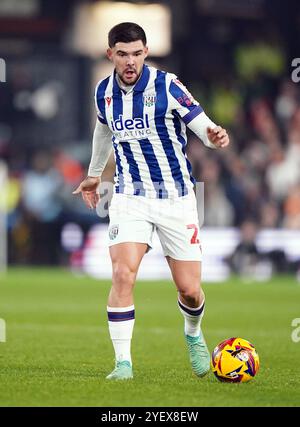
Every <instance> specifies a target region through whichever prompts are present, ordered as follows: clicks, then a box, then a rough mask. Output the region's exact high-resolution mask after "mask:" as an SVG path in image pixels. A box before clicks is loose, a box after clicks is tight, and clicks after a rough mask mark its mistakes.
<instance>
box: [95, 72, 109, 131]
mask: <svg viewBox="0 0 300 427" xmlns="http://www.w3.org/2000/svg"><path fill="white" fill-rule="evenodd" d="M101 83H102V80H100V82H99V83H98V84H97V86H96V89H95V96H94V98H95V106H96V112H97V118H98V120H99V122H100V123H102V124H104V125H107V120H106V115H105V99H104V96H103V94H102V91H101V90H99V88H100V85H101Z"/></svg>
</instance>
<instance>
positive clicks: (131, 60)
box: [126, 55, 134, 65]
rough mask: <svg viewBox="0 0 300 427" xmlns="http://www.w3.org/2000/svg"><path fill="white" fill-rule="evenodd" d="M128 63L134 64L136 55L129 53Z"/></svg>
mask: <svg viewBox="0 0 300 427" xmlns="http://www.w3.org/2000/svg"><path fill="white" fill-rule="evenodd" d="M126 65H134V56H133V55H128V57H127V62H126Z"/></svg>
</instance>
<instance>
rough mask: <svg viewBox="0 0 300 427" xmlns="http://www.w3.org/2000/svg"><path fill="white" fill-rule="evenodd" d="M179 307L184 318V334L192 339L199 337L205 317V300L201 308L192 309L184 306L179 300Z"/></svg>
mask: <svg viewBox="0 0 300 427" xmlns="http://www.w3.org/2000/svg"><path fill="white" fill-rule="evenodd" d="M178 307H179V310H180V311H181V313H182V314H183V317H184V333H185V334H186V335H189V336H190V337H198V336H199V335H200V326H201V320H202V317H203V315H204V300H203V302H202V304H201V305H200V306H199V307H196V308H192V307H188V306H187V305H185V304H183V303H182V302H181V301H180V300H179V298H178Z"/></svg>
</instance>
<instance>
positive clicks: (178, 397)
mask: <svg viewBox="0 0 300 427" xmlns="http://www.w3.org/2000/svg"><path fill="white" fill-rule="evenodd" d="M109 287H110V283H109V282H104V281H102V282H99V281H96V280H93V279H90V278H86V277H75V276H73V275H72V274H71V273H69V272H67V271H64V270H58V269H53V270H51V269H36V270H34V269H11V270H9V272H8V274H7V276H6V277H2V278H1V279H0V318H2V319H5V321H6V328H7V341H6V342H5V343H0V406H299V405H300V373H299V361H300V342H299V343H294V342H293V341H292V339H291V333H292V329H293V328H292V326H291V322H292V319H294V318H299V317H300V286H299V284H298V283H297V282H296V280H295V279H293V278H288V277H283V278H276V279H274V280H272V281H271V282H267V283H264V284H258V283H251V284H250V283H243V282H242V281H240V280H238V279H236V278H235V279H232V280H231V281H230V282H228V283H223V284H221V283H220V284H207V285H205V284H204V290H205V293H206V314H205V317H204V320H203V330H204V333H205V336H206V339H207V343H208V346H209V348H210V349H211V350H212V349H213V348H214V347H215V345H216V344H217V343H218V342H220V341H222V340H223V339H225V338H229V337H231V336H241V337H243V338H246V339H249V340H250V341H251V342H253V343H254V345H255V346H256V348H257V351H258V353H259V356H260V360H261V368H260V371H259V373H258V374H257V377H256V378H255V379H254V380H253V381H251V382H250V383H246V384H225V383H219V382H218V381H217V380H216V378H215V377H214V375H213V374H212V373H210V374H209V375H207V376H206V377H204V378H203V379H198V378H196V377H195V376H193V374H192V373H191V370H190V366H189V362H188V355H187V351H186V347H185V342H184V337H183V319H182V317H181V314H180V313H179V310H178V309H177V306H176V292H175V288H174V286H173V285H172V283H171V282H166V281H164V282H139V283H137V285H136V290H135V306H136V323H135V330H134V338H133V343H132V353H133V359H134V373H135V377H134V380H133V381H125V382H121V383H120V382H117V383H111V382H108V381H106V380H105V376H106V375H107V374H108V373H109V372H110V371H111V370H112V369H113V365H114V362H113V350H112V345H111V342H110V339H109V335H108V331H107V320H106V299H107V295H108V292H109Z"/></svg>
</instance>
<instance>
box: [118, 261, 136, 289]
mask: <svg viewBox="0 0 300 427" xmlns="http://www.w3.org/2000/svg"><path fill="white" fill-rule="evenodd" d="M134 279H135V271H133V270H131V269H130V267H128V266H127V265H126V264H119V263H117V264H115V265H114V266H113V283H114V285H115V286H117V287H118V288H125V289H126V288H127V287H128V286H129V287H131V286H132V285H133V284H134Z"/></svg>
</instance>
